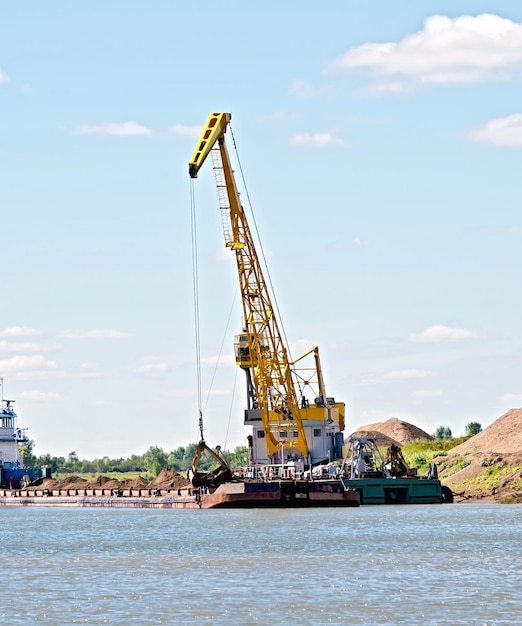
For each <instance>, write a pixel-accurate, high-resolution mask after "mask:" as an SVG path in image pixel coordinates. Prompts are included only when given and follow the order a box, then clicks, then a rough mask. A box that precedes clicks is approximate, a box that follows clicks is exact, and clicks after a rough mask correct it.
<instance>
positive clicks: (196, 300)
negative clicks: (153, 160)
mask: <svg viewBox="0 0 522 626" xmlns="http://www.w3.org/2000/svg"><path fill="white" fill-rule="evenodd" d="M190 227H191V241H192V295H193V300H194V335H195V348H196V386H197V400H198V416H199V419H198V423H199V433H200V437H201V441H204V440H205V438H204V436H203V411H202V403H201V335H200V326H199V284H198V242H197V228H196V202H195V197H194V180H193V179H192V178H191V179H190Z"/></svg>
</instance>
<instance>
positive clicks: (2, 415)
mask: <svg viewBox="0 0 522 626" xmlns="http://www.w3.org/2000/svg"><path fill="white" fill-rule="evenodd" d="M0 384H1V387H2V404H1V406H0V487H4V488H8V489H18V488H19V487H25V486H27V485H28V484H29V483H31V482H32V481H33V480H35V479H36V478H38V477H40V476H41V475H42V473H41V472H40V471H35V470H34V469H33V468H28V467H24V460H23V458H22V456H21V455H20V451H19V446H20V444H23V443H28V441H29V438H28V437H27V428H19V427H18V425H17V415H16V413H15V411H14V407H13V405H14V400H6V399H4V397H3V395H4V386H3V379H0Z"/></svg>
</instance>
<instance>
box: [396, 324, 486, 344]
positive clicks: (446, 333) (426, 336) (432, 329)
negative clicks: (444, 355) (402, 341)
mask: <svg viewBox="0 0 522 626" xmlns="http://www.w3.org/2000/svg"><path fill="white" fill-rule="evenodd" d="M476 336H477V335H476V334H475V333H474V332H472V331H471V330H467V329H466V328H450V327H449V326H444V325H442V324H435V325H433V326H429V327H428V328H426V329H425V330H423V331H422V332H421V333H412V334H411V335H410V336H409V337H408V340H409V341H411V342H413V343H441V342H449V341H462V340H465V339H475V338H476Z"/></svg>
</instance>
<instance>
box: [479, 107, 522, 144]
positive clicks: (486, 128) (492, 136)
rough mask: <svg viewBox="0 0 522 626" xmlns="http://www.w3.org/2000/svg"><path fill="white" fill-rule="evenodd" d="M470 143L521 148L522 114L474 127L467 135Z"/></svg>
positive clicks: (499, 118)
mask: <svg viewBox="0 0 522 626" xmlns="http://www.w3.org/2000/svg"><path fill="white" fill-rule="evenodd" d="M468 136H469V138H470V139H471V141H475V142H476V143H487V144H491V145H494V146H522V114H521V113H514V114H513V115H508V116H507V117H498V118H496V119H494V120H490V121H489V122H486V124H483V125H481V126H475V127H474V128H472V129H471V130H470V131H469V134H468Z"/></svg>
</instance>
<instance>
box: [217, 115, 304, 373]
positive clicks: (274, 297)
mask: <svg viewBox="0 0 522 626" xmlns="http://www.w3.org/2000/svg"><path fill="white" fill-rule="evenodd" d="M228 128H229V130H230V136H231V137H232V144H233V146H234V151H235V153H236V159H237V163H238V166H239V171H240V172H241V180H242V181H243V187H244V189H245V194H246V197H247V202H248V207H249V209H250V215H251V216H252V223H253V225H254V230H255V233H256V237H257V241H258V243H259V248H260V251H261V258H262V259H263V265H264V270H265V272H266V276H267V278H268V284H269V285H270V292H271V293H270V295H271V298H272V299H273V301H274V304H275V309H276V311H277V320H278V322H279V325H280V327H281V332H282V333H283V337H284V341H285V345H286V349H287V352H288V358H289V359H290V361H292V354H291V352H290V344H289V343H288V338H287V336H286V331H285V327H284V324H283V320H282V319H281V312H280V310H279V304H278V302H277V297H276V295H275V291H274V286H273V284H272V277H271V276H270V270H269V269H268V263H267V261H266V257H265V251H264V248H263V245H262V243H261V237H260V236H259V230H258V228H257V222H256V216H255V215H254V209H253V207H252V202H251V200H250V194H249V193H248V187H247V184H246V180H245V174H244V172H243V166H242V165H241V159H240V158H239V152H238V149H237V144H236V138H235V137H234V133H233V132H232V125H231V124H229V125H228Z"/></svg>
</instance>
